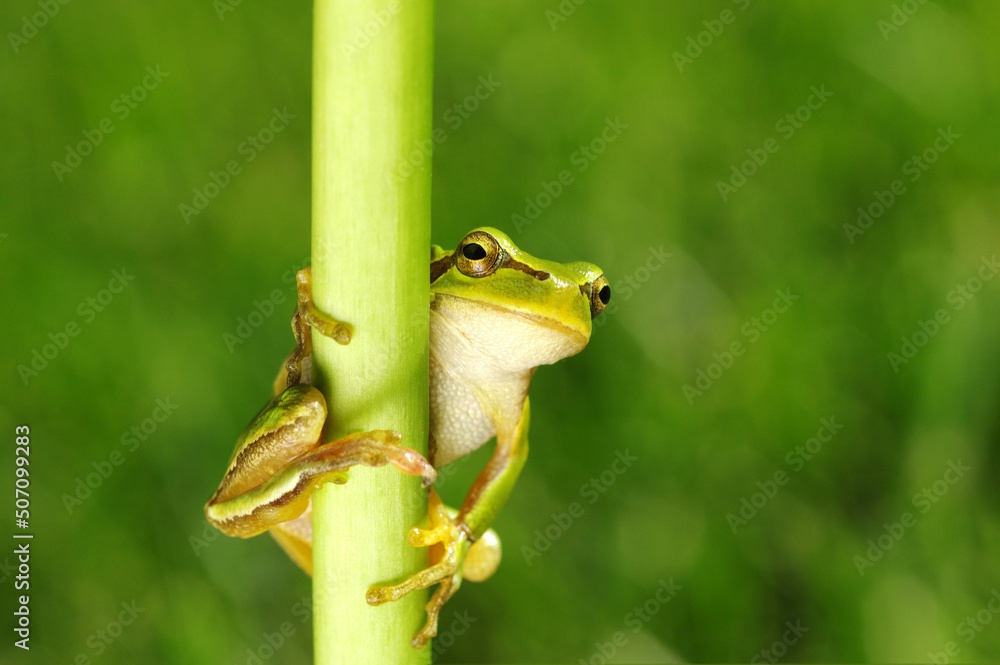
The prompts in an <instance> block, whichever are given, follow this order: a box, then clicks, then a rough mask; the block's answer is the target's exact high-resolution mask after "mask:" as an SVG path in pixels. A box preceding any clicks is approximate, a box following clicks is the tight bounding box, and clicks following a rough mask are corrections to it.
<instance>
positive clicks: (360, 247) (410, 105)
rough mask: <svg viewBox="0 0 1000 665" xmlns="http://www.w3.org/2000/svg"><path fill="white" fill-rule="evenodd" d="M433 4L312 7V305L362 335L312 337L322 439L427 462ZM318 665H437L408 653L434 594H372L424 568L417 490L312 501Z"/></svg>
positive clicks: (369, 485)
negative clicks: (369, 435) (380, 437)
mask: <svg viewBox="0 0 1000 665" xmlns="http://www.w3.org/2000/svg"><path fill="white" fill-rule="evenodd" d="M432 12H433V2H432V0H316V5H315V34H314V72H313V197H314V198H313V235H312V258H313V278H314V298H315V301H316V304H317V306H318V307H319V309H320V311H323V312H326V313H328V314H329V315H331V316H333V317H334V318H337V319H340V320H342V321H347V322H349V323H351V324H353V325H354V328H355V334H354V339H353V340H352V341H351V343H350V344H349V345H347V346H338V345H337V344H335V343H333V342H332V341H330V340H328V339H325V338H322V337H321V336H320V335H318V334H317V333H314V334H313V341H314V343H315V354H314V359H313V363H314V364H313V376H314V382H315V383H316V384H317V385H318V386H319V388H320V389H321V390H322V391H323V393H324V394H325V395H326V397H327V401H328V404H329V407H330V417H329V420H328V421H327V431H326V436H327V440H332V439H333V438H336V437H339V436H343V435H344V434H346V433H348V432H352V431H360V430H371V429H395V430H398V431H400V432H402V434H403V437H404V439H403V445H405V446H407V447H410V448H414V449H416V450H418V451H420V452H422V453H424V454H426V452H427V451H426V447H427V344H428V333H427V326H428V316H427V306H428V298H429V295H428V291H429V275H428V271H429V266H428V263H429V262H428V257H429V251H430V250H429V247H430V155H429V154H427V150H426V147H425V146H429V145H431V141H430V135H431V75H432V38H433V31H432V26H433V18H432ZM313 510H314V512H313V534H314V535H313V538H314V540H313V570H314V572H313V575H314V578H313V599H314V602H315V623H314V626H315V645H316V662H317V663H319V664H321V665H330V664H332V663H350V664H352V665H363V664H365V663H379V664H383V663H413V664H416V663H427V662H429V661H430V651H429V649H424V650H422V651H420V652H416V651H414V650H413V649H412V647H411V646H410V639H411V638H412V637H413V635H414V634H415V633H416V632H417V631H418V630H419V629H420V628H421V627H422V625H423V622H424V620H425V615H424V610H423V603H424V602H425V601H426V594H424V593H414V594H411V595H410V596H408V597H407V598H404V599H403V600H401V601H399V602H395V603H387V604H385V605H382V606H379V607H370V606H369V605H368V604H367V603H366V602H365V592H366V591H367V589H368V587H370V586H371V585H373V584H377V583H391V582H397V581H399V580H401V579H402V578H403V577H404V576H406V575H409V574H412V573H414V572H417V571H418V570H420V569H421V568H422V567H424V566H425V565H426V561H427V554H426V551H425V550H418V549H416V548H413V547H411V546H410V545H409V544H408V543H407V542H406V534H407V531H408V530H409V529H410V528H411V527H412V526H414V525H415V524H417V523H418V522H419V521H420V520H421V519H422V517H423V516H424V514H425V511H426V493H425V492H424V491H423V490H422V489H421V487H420V480H419V479H418V478H414V477H411V476H405V475H404V474H402V473H400V472H399V471H397V470H396V469H395V468H393V467H391V466H389V467H382V468H379V469H367V468H356V469H354V470H352V471H351V479H350V481H349V482H348V483H347V484H346V485H343V486H327V487H326V488H324V489H323V490H321V491H320V492H318V493H317V494H316V495H315V498H314V499H313Z"/></svg>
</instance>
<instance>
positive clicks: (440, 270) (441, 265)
mask: <svg viewBox="0 0 1000 665" xmlns="http://www.w3.org/2000/svg"><path fill="white" fill-rule="evenodd" d="M454 256H455V253H454V252H452V253H451V254H445V255H444V256H442V257H441V258H440V259H438V260H437V261H434V262H432V263H431V284H433V283H434V282H436V281H438V278H440V277H441V275H443V274H445V273H446V272H448V268H450V267H451V264H452V263H453V262H454V261H453V259H454Z"/></svg>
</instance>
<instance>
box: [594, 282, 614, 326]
mask: <svg viewBox="0 0 1000 665" xmlns="http://www.w3.org/2000/svg"><path fill="white" fill-rule="evenodd" d="M609 302H611V285H610V284H609V283H608V278H607V277H605V276H604V275H601V276H600V277H598V278H597V279H595V280H594V281H593V282H591V284H590V318H592V319H593V318H594V317H596V316H597V315H598V314H600V313H601V312H603V311H604V308H605V307H607V306H608V303H609Z"/></svg>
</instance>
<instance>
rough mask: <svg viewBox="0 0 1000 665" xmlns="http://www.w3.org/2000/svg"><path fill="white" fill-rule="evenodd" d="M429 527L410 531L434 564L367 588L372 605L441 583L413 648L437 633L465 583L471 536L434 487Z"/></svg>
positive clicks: (369, 601) (414, 541) (414, 542)
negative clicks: (401, 578) (441, 616)
mask: <svg viewBox="0 0 1000 665" xmlns="http://www.w3.org/2000/svg"><path fill="white" fill-rule="evenodd" d="M428 507H429V516H430V525H429V526H430V528H427V529H420V528H416V527H414V528H413V529H411V530H410V534H409V541H410V544H411V545H413V546H414V547H428V546H433V547H431V552H430V557H429V558H430V561H431V566H430V567H428V568H426V569H425V570H422V571H420V572H419V573H417V574H415V575H411V576H410V577H409V578H407V579H406V580H404V581H403V582H402V583H401V584H397V585H395V586H387V587H383V586H375V587H372V588H371V589H369V590H368V594H367V597H366V599H367V601H368V604H369V605H381V604H382V603H387V602H390V601H393V600H399V599H400V598H402V597H403V596H405V595H406V594H408V593H410V592H411V591H416V590H417V589H424V588H426V587H429V586H430V585H432V584H438V585H439V586H438V588H437V590H436V591H435V592H434V595H433V596H431V599H430V602H428V603H427V605H426V607H425V609H426V610H427V624H426V625H425V626H424V628H423V630H421V631H420V632H419V633H417V635H416V636H415V637H414V638H413V641H412V644H413V648H414V649H419V648H421V647H423V646H424V645H425V644H426V643H427V640H429V639H430V638H432V637H434V636H435V635H436V634H437V622H438V615H439V614H440V612H441V608H442V607H443V606H444V604H445V603H446V602H447V601H448V599H449V598H451V596H452V595H453V594H454V593H455V592H456V591H457V590H458V587H459V586H461V584H462V568H463V562H464V561H465V558H466V554H467V552H468V550H469V535H468V532H467V531H466V530H465V528H464V527H463V526H462V525H461V524H460V523H459V522H458V521H457V520H455V519H453V518H452V517H451V516H449V515H448V512H447V510H446V508H445V507H444V505H443V504H442V503H441V498H440V497H439V496H438V494H437V492H435V491H434V489H433V488H432V489H431V492H430V497H429V506H428Z"/></svg>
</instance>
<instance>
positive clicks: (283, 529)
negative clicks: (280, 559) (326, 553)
mask: <svg viewBox="0 0 1000 665" xmlns="http://www.w3.org/2000/svg"><path fill="white" fill-rule="evenodd" d="M271 535H272V536H274V539H275V540H276V541H278V544H279V545H281V549H283V550H285V552H286V553H288V556H289V557H290V558H291V559H292V561H294V562H295V563H296V564H297V565H298V567H299V568H301V569H302V570H304V571H305V572H306V574H307V575H312V563H313V559H312V501H310V502H309V507H308V508H306V512H304V513H302V515H300V516H299V517H296V518H295V519H293V520H289V521H287V522H282V523H281V524H275V525H274V526H273V527H271Z"/></svg>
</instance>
